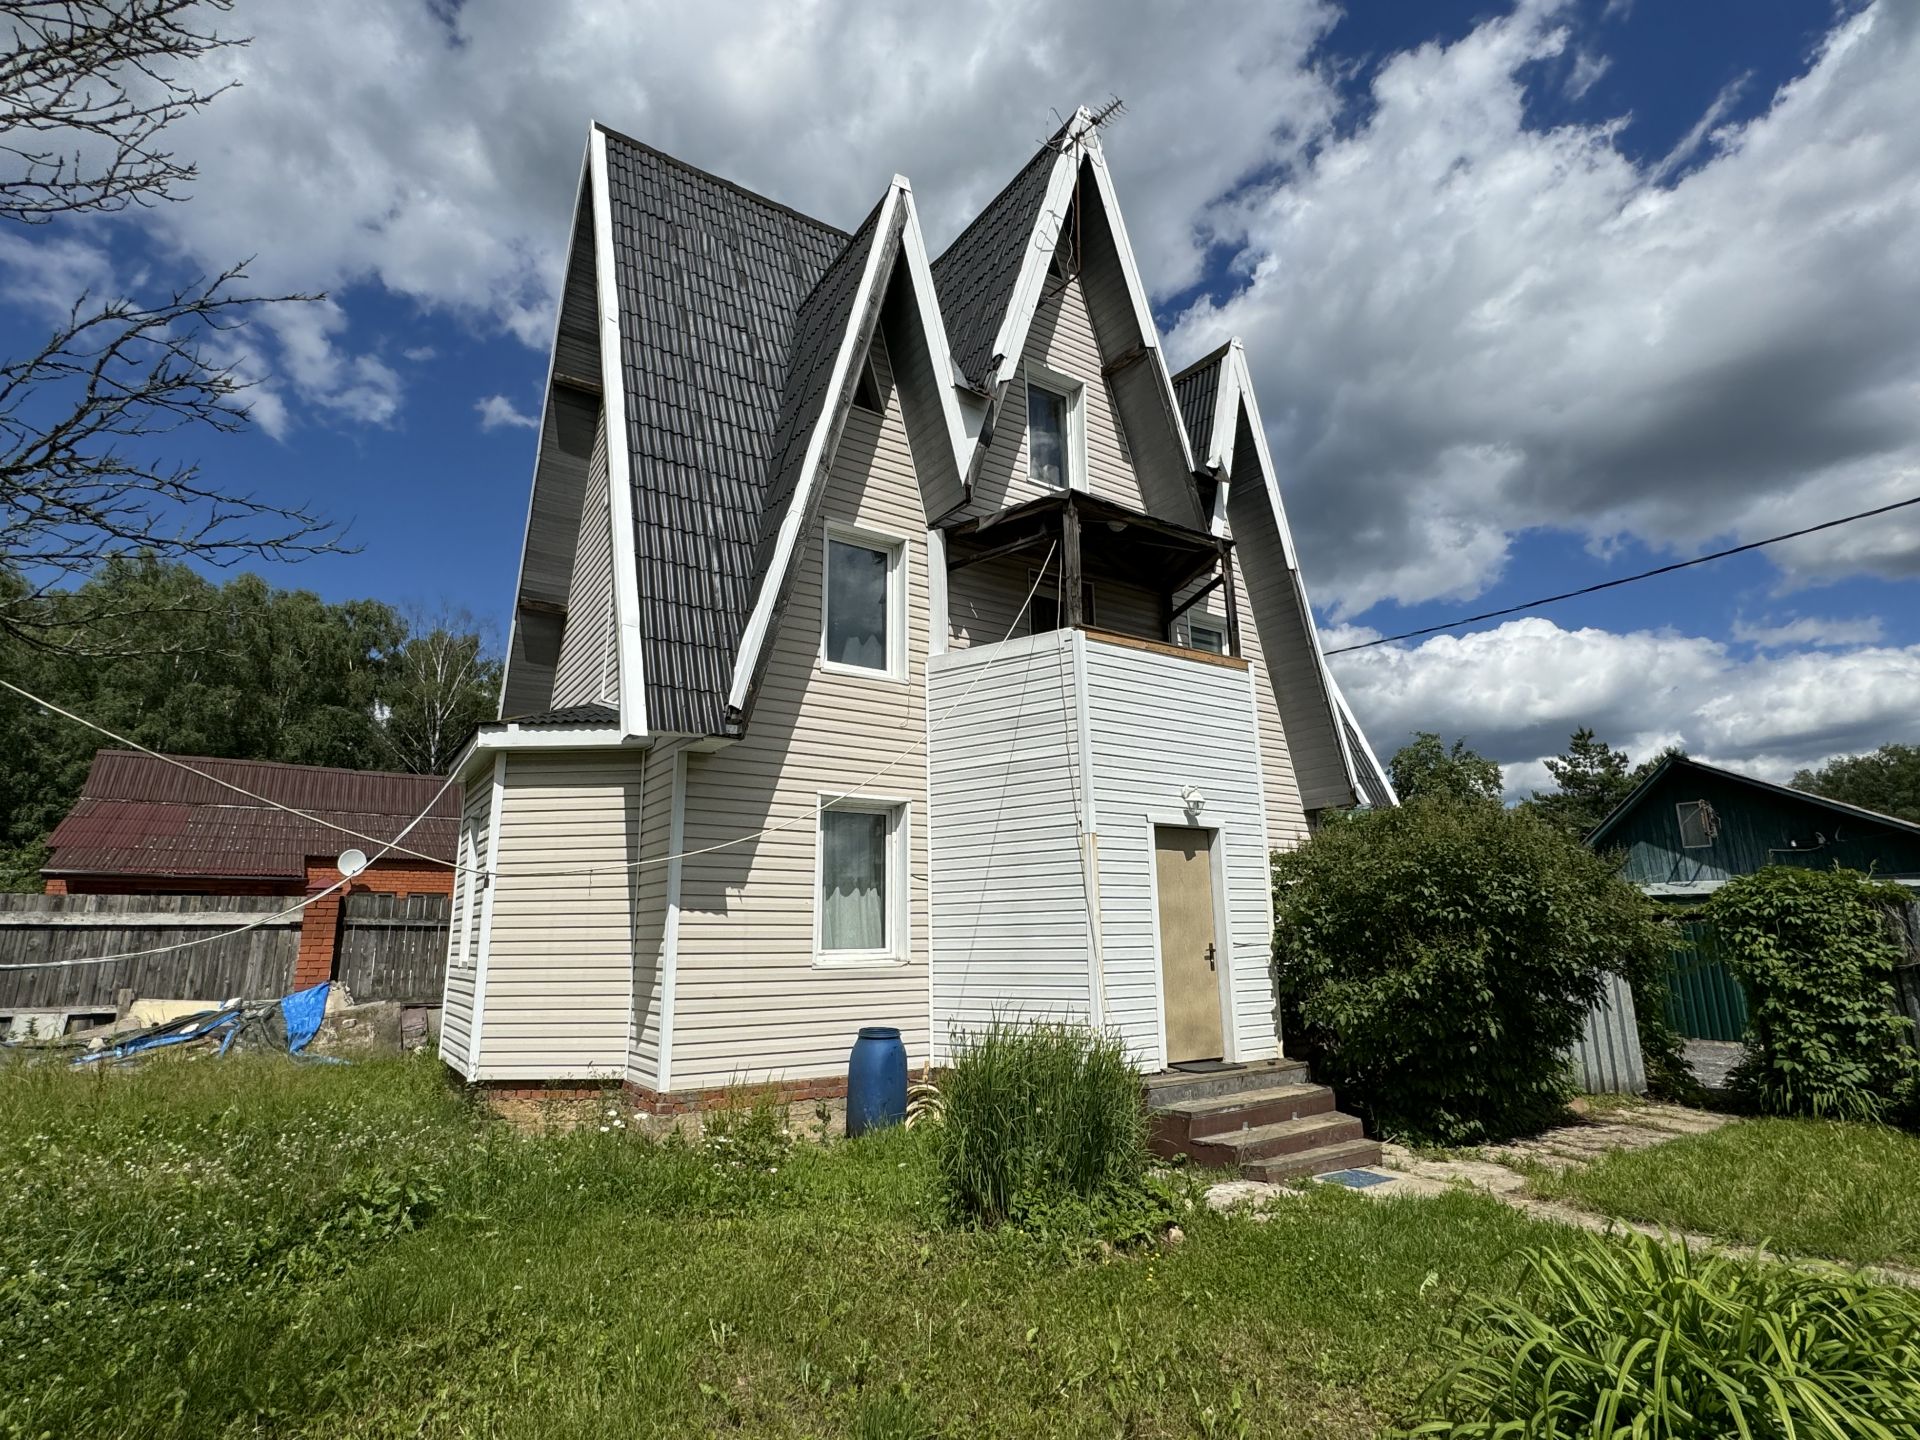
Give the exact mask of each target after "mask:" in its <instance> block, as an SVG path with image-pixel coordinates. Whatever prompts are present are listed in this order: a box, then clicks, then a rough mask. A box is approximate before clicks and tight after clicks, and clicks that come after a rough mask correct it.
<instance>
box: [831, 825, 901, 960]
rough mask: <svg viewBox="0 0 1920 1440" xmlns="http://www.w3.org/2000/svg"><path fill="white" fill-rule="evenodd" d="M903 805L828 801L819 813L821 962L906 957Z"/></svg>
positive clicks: (898, 958) (899, 958)
mask: <svg viewBox="0 0 1920 1440" xmlns="http://www.w3.org/2000/svg"><path fill="white" fill-rule="evenodd" d="M906 818H907V807H906V805H905V803H904V802H900V801H884V800H851V799H831V800H829V801H828V803H827V805H826V806H825V807H824V808H823V809H822V810H821V811H820V835H819V850H820V854H819V865H818V875H817V883H816V890H815V903H814V914H815V935H816V939H815V949H816V950H817V951H818V953H819V957H820V959H821V960H822V961H828V962H841V963H853V964H858V963H863V962H876V961H891V960H902V959H905V958H906V908H907V855H906V844H907V840H906V835H907V827H906Z"/></svg>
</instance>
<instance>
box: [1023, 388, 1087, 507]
mask: <svg viewBox="0 0 1920 1440" xmlns="http://www.w3.org/2000/svg"><path fill="white" fill-rule="evenodd" d="M1025 380H1026V383H1027V385H1028V386H1029V387H1030V388H1035V389H1040V390H1045V391H1047V392H1048V393H1049V394H1052V395H1058V396H1059V397H1060V398H1061V399H1062V400H1064V401H1066V402H1067V404H1066V410H1067V453H1066V455H1065V456H1064V457H1063V460H1064V463H1065V465H1066V467H1067V476H1066V479H1067V489H1069V490H1075V491H1078V492H1079V493H1080V494H1082V495H1084V494H1086V493H1087V386H1086V382H1085V381H1082V380H1079V379H1076V378H1075V377H1074V376H1072V375H1067V374H1064V373H1062V372H1061V371H1059V370H1051V369H1048V368H1047V367H1046V366H1045V365H1040V364H1037V363H1035V362H1033V361H1031V360H1030V361H1028V362H1027V365H1026V374H1025ZM1022 398H1023V399H1024V398H1025V397H1024V394H1023V396H1022ZM1029 408H1031V407H1029ZM1026 442H1027V478H1028V479H1029V480H1031V481H1032V482H1033V483H1034V484H1035V485H1038V484H1040V483H1041V481H1040V478H1039V477H1038V476H1036V475H1035V474H1034V473H1033V417H1032V415H1031V414H1029V415H1028V416H1027V434H1026Z"/></svg>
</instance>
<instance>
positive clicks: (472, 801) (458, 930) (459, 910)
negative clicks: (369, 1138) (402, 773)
mask: <svg viewBox="0 0 1920 1440" xmlns="http://www.w3.org/2000/svg"><path fill="white" fill-rule="evenodd" d="M492 814H493V766H492V765H491V764H488V765H483V766H478V767H476V768H475V769H474V771H473V773H472V774H471V775H470V776H469V777H468V779H467V784H466V790H465V793H464V796H463V799H462V803H461V807H460V848H459V852H458V854H459V860H460V863H461V864H462V865H465V866H469V867H471V868H470V869H467V870H459V871H455V872H454V877H453V903H452V904H451V906H450V907H449V910H448V917H447V988H446V995H445V1003H444V1004H443V1006H442V1007H441V1011H440V1058H441V1059H442V1060H444V1061H446V1062H447V1064H449V1065H451V1066H453V1067H454V1068H455V1069H456V1070H458V1071H460V1073H461V1074H463V1075H464V1074H465V1073H466V1071H467V1067H468V1065H469V1064H470V1063H471V1061H472V1051H471V1048H470V1047H471V1045H472V1036H473V997H474V981H475V974H476V968H475V967H476V966H477V965H478V964H479V960H480V915H479V911H480V905H481V901H482V898H483V897H484V895H485V894H486V889H485V886H484V885H483V884H482V883H481V880H480V877H479V876H478V875H476V874H475V873H473V872H474V870H478V869H484V868H485V866H486V864H487V856H488V855H489V854H490V853H491V845H490V839H489V836H488V834H487V826H488V822H489V821H490V820H491V818H492ZM463 940H464V947H463V943H462V942H463Z"/></svg>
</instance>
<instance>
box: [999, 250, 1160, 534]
mask: <svg viewBox="0 0 1920 1440" xmlns="http://www.w3.org/2000/svg"><path fill="white" fill-rule="evenodd" d="M1080 283H1081V282H1080V280H1079V279H1078V278H1077V277H1076V278H1075V279H1073V280H1072V281H1069V282H1068V283H1066V284H1065V285H1064V286H1063V285H1062V284H1061V283H1060V282H1059V281H1058V280H1054V281H1051V282H1049V287H1048V294H1047V296H1046V298H1045V299H1043V300H1042V301H1041V302H1040V305H1039V307H1038V308H1037V309H1036V310H1035V311H1034V316H1033V328H1032V329H1031V330H1029V331H1028V332H1027V345H1026V349H1025V351H1024V352H1023V359H1024V361H1025V363H1026V364H1027V365H1038V366H1044V367H1045V368H1047V369H1049V370H1055V371H1058V372H1059V373H1061V374H1063V375H1068V376H1071V377H1072V378H1073V379H1075V380H1078V381H1079V382H1080V383H1081V384H1082V385H1083V386H1084V387H1085V395H1086V399H1085V407H1086V428H1087V488H1088V490H1089V491H1090V492H1091V493H1092V494H1094V495H1096V496H1098V497H1099V498H1100V499H1102V500H1110V501H1112V502H1113V503H1114V504H1116V505H1125V506H1127V507H1129V508H1130V509H1134V510H1144V509H1146V508H1147V506H1146V504H1145V503H1144V501H1143V500H1142V498H1141V494H1140V485H1139V482H1138V481H1137V480H1136V479H1135V478H1134V473H1133V459H1132V457H1131V455H1130V454H1129V453H1128V450H1127V441H1126V436H1125V435H1124V434H1123V433H1122V431H1121V427H1120V420H1119V417H1118V415H1116V414H1115V412H1114V408H1113V396H1112V394H1111V393H1110V391H1109V390H1108V387H1107V383H1106V381H1105V380H1104V379H1103V378H1102V374H1101V359H1100V344H1099V342H1098V340H1096V339H1095V338H1094V333H1093V322H1092V321H1091V320H1089V319H1088V318H1087V302H1086V296H1085V295H1084V294H1083V293H1082V291H1081V288H1080ZM1049 493H1050V491H1049V490H1048V488H1047V487H1045V486H1043V485H1040V484H1038V483H1036V482H1035V481H1034V480H1032V479H1031V478H1030V477H1029V475H1028V472H1027V390H1026V371H1025V369H1024V368H1023V369H1022V370H1021V372H1020V373H1019V374H1018V375H1016V376H1015V377H1014V379H1013V382H1012V383H1011V384H1009V385H1008V387H1007V398H1006V403H1005V404H1004V405H1003V406H1002V408H1001V411H1000V418H999V419H998V420H997V421H996V422H995V424H994V439H993V445H992V447H991V448H990V449H989V450H988V451H987V458H986V462H985V464H984V465H983V466H982V468H981V472H980V477H979V480H978V482H977V483H976V484H975V486H974V492H973V502H972V504H971V505H969V506H968V511H969V513H971V514H976V515H988V514H992V513H993V512H995V511H997V510H1005V509H1007V508H1008V507H1010V506H1013V505H1019V504H1022V503H1024V502H1025V501H1028V500H1032V499H1036V498H1037V497H1039V496H1042V495H1046V494H1049Z"/></svg>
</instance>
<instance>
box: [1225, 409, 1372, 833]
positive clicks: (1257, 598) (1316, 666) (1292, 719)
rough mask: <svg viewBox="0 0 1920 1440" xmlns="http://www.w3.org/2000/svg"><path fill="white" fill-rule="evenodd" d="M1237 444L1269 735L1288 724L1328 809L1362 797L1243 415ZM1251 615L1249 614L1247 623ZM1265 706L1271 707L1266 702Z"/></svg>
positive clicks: (1315, 801)
mask: <svg viewBox="0 0 1920 1440" xmlns="http://www.w3.org/2000/svg"><path fill="white" fill-rule="evenodd" d="M1240 424H1241V431H1242V435H1241V443H1240V444H1238V445H1237V446H1236V447H1235V450H1234V462H1233V486H1232V488H1231V489H1230V490H1229V491H1228V492H1227V517H1228V520H1229V522H1230V523H1231V525H1232V526H1233V536H1234V547H1235V550H1236V553H1237V555H1238V557H1239V561H1240V565H1241V567H1242V569H1243V571H1244V573H1245V577H1246V591H1245V594H1246V598H1247V602H1248V610H1249V611H1250V613H1251V615H1252V619H1253V625H1254V627H1255V628H1256V629H1257V630H1258V639H1259V643H1260V646H1261V648H1262V651H1263V652H1264V654H1265V655H1266V656H1267V657H1268V669H1269V671H1270V673H1271V675H1272V685H1271V687H1270V688H1271V690H1272V692H1273V695H1274V699H1275V703H1276V706H1277V711H1276V713H1274V714H1266V713H1263V714H1262V716H1261V742H1262V744H1265V743H1267V737H1268V735H1269V734H1270V733H1272V732H1273V731H1275V730H1278V729H1281V728H1284V733H1285V737H1286V754H1287V756H1288V757H1289V760H1290V761H1291V765H1292V770H1293V776H1294V781H1295V785H1296V787H1297V792H1298V795H1299V798H1300V804H1301V806H1302V807H1303V808H1304V809H1306V810H1320V809H1324V808H1326V807H1328V806H1345V805H1351V804H1353V803H1354V795H1353V786H1352V785H1351V783H1350V782H1349V780H1348V777H1347V766H1346V760H1345V757H1344V756H1343V754H1342V752H1341V749H1340V739H1339V736H1338V734H1337V733H1336V732H1335V730H1334V728H1333V713H1332V708H1331V706H1330V705H1329V704H1328V702H1327V688H1326V680H1325V677H1324V675H1323V673H1322V671H1321V668H1320V657H1319V655H1318V654H1317V653H1315V650H1314V645H1313V632H1312V630H1311V629H1310V628H1309V627H1308V624H1307V616H1306V614H1305V613H1304V611H1303V610H1302V608H1301V597H1300V590H1299V587H1298V586H1297V585H1296V584H1295V583H1294V577H1293V571H1292V570H1291V569H1290V568H1289V567H1288V565H1287V561H1286V551H1285V548H1284V547H1283V546H1282V544H1281V543H1280V530H1279V527H1278V526H1277V525H1276V524H1275V523H1274V518H1273V506H1272V503H1271V501H1270V499H1269V497H1268V495H1267V491H1266V481H1265V479H1264V478H1263V477H1262V475H1261V473H1260V462H1259V458H1258V455H1257V453H1256V452H1255V451H1254V449H1253V446H1252V444H1251V441H1250V437H1249V436H1248V434H1247V433H1246V432H1247V426H1246V421H1245V419H1244V418H1242V420H1241V422H1240ZM1245 623H1246V622H1245V618H1244V617H1243V619H1242V624H1243V626H1244V625H1245ZM1263 709H1264V707H1263Z"/></svg>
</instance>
